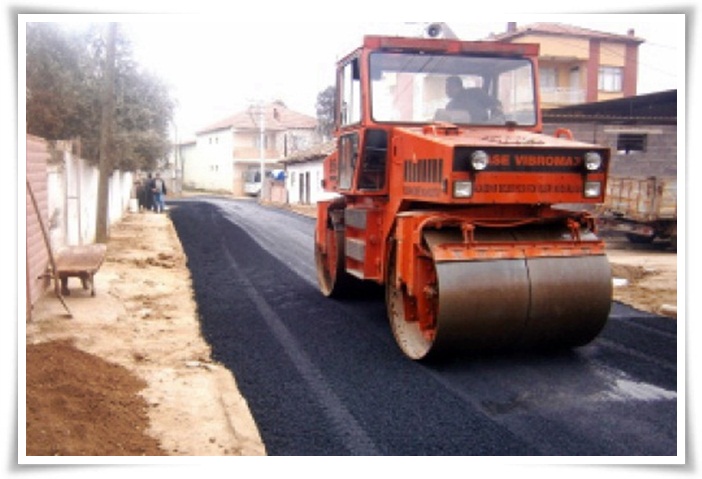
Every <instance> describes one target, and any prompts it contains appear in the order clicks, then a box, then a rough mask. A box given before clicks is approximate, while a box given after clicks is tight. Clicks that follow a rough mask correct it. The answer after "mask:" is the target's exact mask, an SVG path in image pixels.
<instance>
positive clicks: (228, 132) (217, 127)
mask: <svg viewBox="0 0 702 479" xmlns="http://www.w3.org/2000/svg"><path fill="white" fill-rule="evenodd" d="M316 127H317V120H316V118H313V117H311V116H308V115H304V114H302V113H298V112H295V111H292V110H290V109H288V108H287V107H286V106H285V104H284V103H283V102H281V101H275V102H272V103H268V104H265V105H261V106H253V107H251V108H249V109H247V110H245V111H242V112H239V113H237V114H235V115H233V116H231V117H228V118H225V119H223V120H220V121H218V122H215V123H213V124H211V125H209V126H207V127H205V128H202V129H201V130H199V131H198V132H196V134H195V148H194V150H193V151H190V152H188V153H189V154H188V155H187V157H186V155H183V158H184V161H183V165H182V171H183V174H182V177H183V186H184V187H185V188H188V189H199V190H207V191H224V192H228V193H231V194H233V195H235V196H240V195H244V194H247V191H246V187H247V183H248V184H249V185H252V184H255V183H259V187H260V172H261V165H262V164H263V167H264V169H265V170H266V171H270V170H272V169H274V168H276V167H278V165H279V161H280V160H281V159H283V158H284V157H286V156H288V155H290V154H292V153H294V152H296V151H299V150H303V149H305V148H308V147H309V146H311V145H313V144H315V143H317V142H318V141H319V140H318V138H317V133H316ZM257 180H258V181H257ZM248 193H254V192H253V191H249V192H248Z"/></svg>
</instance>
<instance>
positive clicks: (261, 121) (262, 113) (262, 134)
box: [258, 102, 266, 201]
mask: <svg viewBox="0 0 702 479" xmlns="http://www.w3.org/2000/svg"><path fill="white" fill-rule="evenodd" d="M258 114H259V117H258V128H259V141H260V143H261V148H260V152H259V153H260V160H261V192H260V193H259V195H258V200H259V201H261V199H263V185H264V183H265V181H264V180H265V178H266V164H265V161H266V110H265V105H264V104H263V102H261V104H260V105H259V109H258Z"/></svg>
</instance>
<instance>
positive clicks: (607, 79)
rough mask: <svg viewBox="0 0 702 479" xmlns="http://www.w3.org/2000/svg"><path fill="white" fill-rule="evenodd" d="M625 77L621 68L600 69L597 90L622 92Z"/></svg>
mask: <svg viewBox="0 0 702 479" xmlns="http://www.w3.org/2000/svg"><path fill="white" fill-rule="evenodd" d="M623 76H624V72H623V70H622V68H620V67H600V74H599V79H598V82H597V88H598V89H599V90H600V91H607V92H620V91H622V77H623Z"/></svg>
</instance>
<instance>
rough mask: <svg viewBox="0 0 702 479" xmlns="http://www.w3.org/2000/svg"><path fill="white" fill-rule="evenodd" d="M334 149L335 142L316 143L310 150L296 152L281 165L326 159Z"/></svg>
mask: <svg viewBox="0 0 702 479" xmlns="http://www.w3.org/2000/svg"><path fill="white" fill-rule="evenodd" d="M334 148H336V141H334V140H332V141H327V142H325V143H318V144H316V145H313V146H311V147H310V148H307V149H306V150H301V151H296V152H295V153H293V154H291V155H290V156H287V157H286V158H285V159H284V160H283V161H282V163H288V164H292V163H304V162H306V161H314V160H319V159H321V158H326V157H327V156H329V155H330V154H331V153H332V152H333V151H334Z"/></svg>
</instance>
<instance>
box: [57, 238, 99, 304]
mask: <svg viewBox="0 0 702 479" xmlns="http://www.w3.org/2000/svg"><path fill="white" fill-rule="evenodd" d="M106 253H107V245H105V244H102V243H96V244H89V245H80V246H65V247H63V248H61V249H60V250H59V251H58V252H57V254H56V274H57V275H58V277H59V278H60V279H61V294H62V295H64V296H69V295H70V291H69V290H68V278H70V277H74V278H80V280H81V283H82V285H83V289H85V290H88V289H89V290H90V296H95V281H94V278H93V277H94V276H95V273H97V272H98V270H99V269H100V266H102V262H103V261H104V260H105V255H106Z"/></svg>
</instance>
